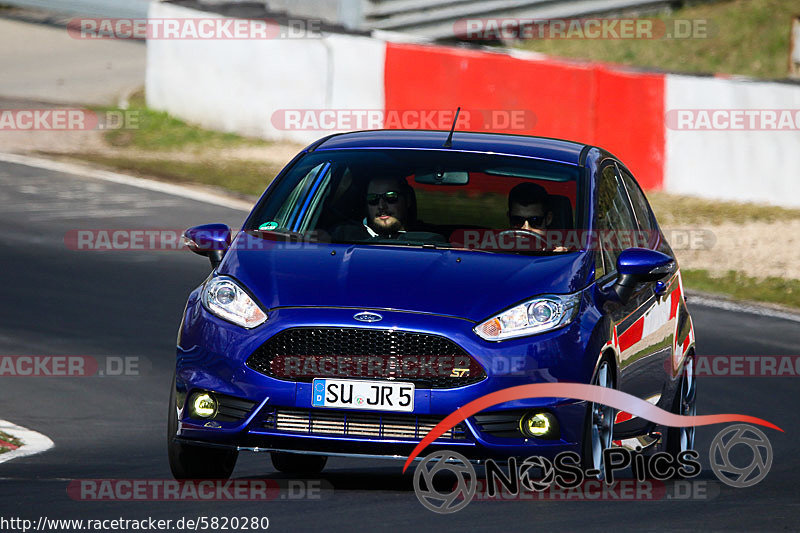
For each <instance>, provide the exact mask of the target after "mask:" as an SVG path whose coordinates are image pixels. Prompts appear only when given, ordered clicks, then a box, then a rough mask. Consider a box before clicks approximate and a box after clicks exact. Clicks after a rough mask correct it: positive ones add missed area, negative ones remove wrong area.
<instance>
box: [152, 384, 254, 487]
mask: <svg viewBox="0 0 800 533" xmlns="http://www.w3.org/2000/svg"><path fill="white" fill-rule="evenodd" d="M170 389H171V391H170V395H169V415H168V424H167V456H168V457H169V468H170V470H171V471H172V476H173V477H174V478H175V479H178V480H182V479H228V478H229V477H231V474H232V473H233V469H234V468H235V467H236V459H238V458H239V451H238V450H226V449H216V448H211V447H206V446H193V445H190V444H185V443H181V442H176V441H175V435H176V434H177V432H178V408H177V405H176V402H175V377H174V376H173V378H172V383H171V384H170Z"/></svg>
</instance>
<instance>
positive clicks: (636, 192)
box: [617, 167, 655, 232]
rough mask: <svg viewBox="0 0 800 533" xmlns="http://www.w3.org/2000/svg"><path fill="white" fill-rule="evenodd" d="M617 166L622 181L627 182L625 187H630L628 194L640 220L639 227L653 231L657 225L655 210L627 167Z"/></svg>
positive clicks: (638, 220) (637, 218)
mask: <svg viewBox="0 0 800 533" xmlns="http://www.w3.org/2000/svg"><path fill="white" fill-rule="evenodd" d="M617 168H618V169H619V173H620V175H621V176H622V181H624V182H625V188H626V189H628V196H629V197H630V199H631V205H632V206H633V212H634V214H635V215H636V220H637V222H639V228H640V229H642V230H644V231H647V232H650V231H652V230H653V229H654V228H655V225H654V224H653V220H654V218H655V217H654V216H653V212H652V211H651V210H650V206H649V205H648V203H647V200H646V199H645V197H644V193H643V192H642V190H641V189H640V188H639V185H638V184H637V183H636V180H634V179H633V176H631V175H630V174H629V173H628V172H627V171H626V170H625V169H623V168H620V167H617Z"/></svg>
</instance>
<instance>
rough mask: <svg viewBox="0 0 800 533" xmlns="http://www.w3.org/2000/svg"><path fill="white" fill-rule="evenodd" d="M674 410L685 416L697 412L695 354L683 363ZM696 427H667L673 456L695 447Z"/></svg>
mask: <svg viewBox="0 0 800 533" xmlns="http://www.w3.org/2000/svg"><path fill="white" fill-rule="evenodd" d="M672 412H673V413H675V414H678V415H683V416H694V415H695V414H697V376H696V375H695V367H694V356H689V357H688V358H687V359H686V362H685V363H684V364H683V374H681V381H680V385H679V386H678V389H677V390H676V391H675V399H674V400H673V402H672ZM694 434H695V427H694V426H691V427H686V428H675V427H671V428H669V429H667V452H668V453H669V454H671V455H672V456H673V457H676V456H677V455H678V454H679V453H681V452H683V451H686V450H693V449H694Z"/></svg>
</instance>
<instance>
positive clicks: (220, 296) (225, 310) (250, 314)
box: [203, 276, 267, 328]
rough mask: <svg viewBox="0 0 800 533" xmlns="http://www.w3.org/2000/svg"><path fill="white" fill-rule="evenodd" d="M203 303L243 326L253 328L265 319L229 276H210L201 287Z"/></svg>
mask: <svg viewBox="0 0 800 533" xmlns="http://www.w3.org/2000/svg"><path fill="white" fill-rule="evenodd" d="M203 305H204V306H205V308H206V309H208V310H209V311H210V312H211V313H213V314H215V315H217V316H218V317H220V318H224V319H225V320H228V321H230V322H233V323H234V324H236V325H238V326H242V327H243V328H254V327H256V326H258V325H260V324H263V323H264V322H265V321H266V320H267V315H266V313H264V311H262V310H261V308H260V307H259V306H258V304H257V303H255V302H254V301H253V299H252V298H250V296H248V295H247V293H246V292H244V290H243V289H242V288H241V287H239V285H237V284H236V282H235V281H233V280H232V279H231V278H228V277H225V276H219V277H216V278H211V279H210V280H209V281H208V283H206V286H205V287H204V288H203Z"/></svg>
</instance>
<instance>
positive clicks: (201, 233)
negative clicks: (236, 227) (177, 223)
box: [183, 224, 231, 268]
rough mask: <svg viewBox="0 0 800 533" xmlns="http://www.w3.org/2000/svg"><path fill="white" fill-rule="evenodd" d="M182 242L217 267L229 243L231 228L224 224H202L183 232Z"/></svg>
mask: <svg viewBox="0 0 800 533" xmlns="http://www.w3.org/2000/svg"><path fill="white" fill-rule="evenodd" d="M183 242H184V244H185V245H186V247H187V248H189V249H190V250H191V251H193V252H194V253H196V254H200V255H204V256H206V257H208V260H209V261H211V267H212V268H217V266H218V265H219V264H220V262H222V257H223V256H224V255H225V252H226V251H227V250H228V247H229V246H230V245H231V228H229V227H228V226H227V225H225V224H204V225H202V226H195V227H193V228H189V229H187V230H186V231H184V232H183Z"/></svg>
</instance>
